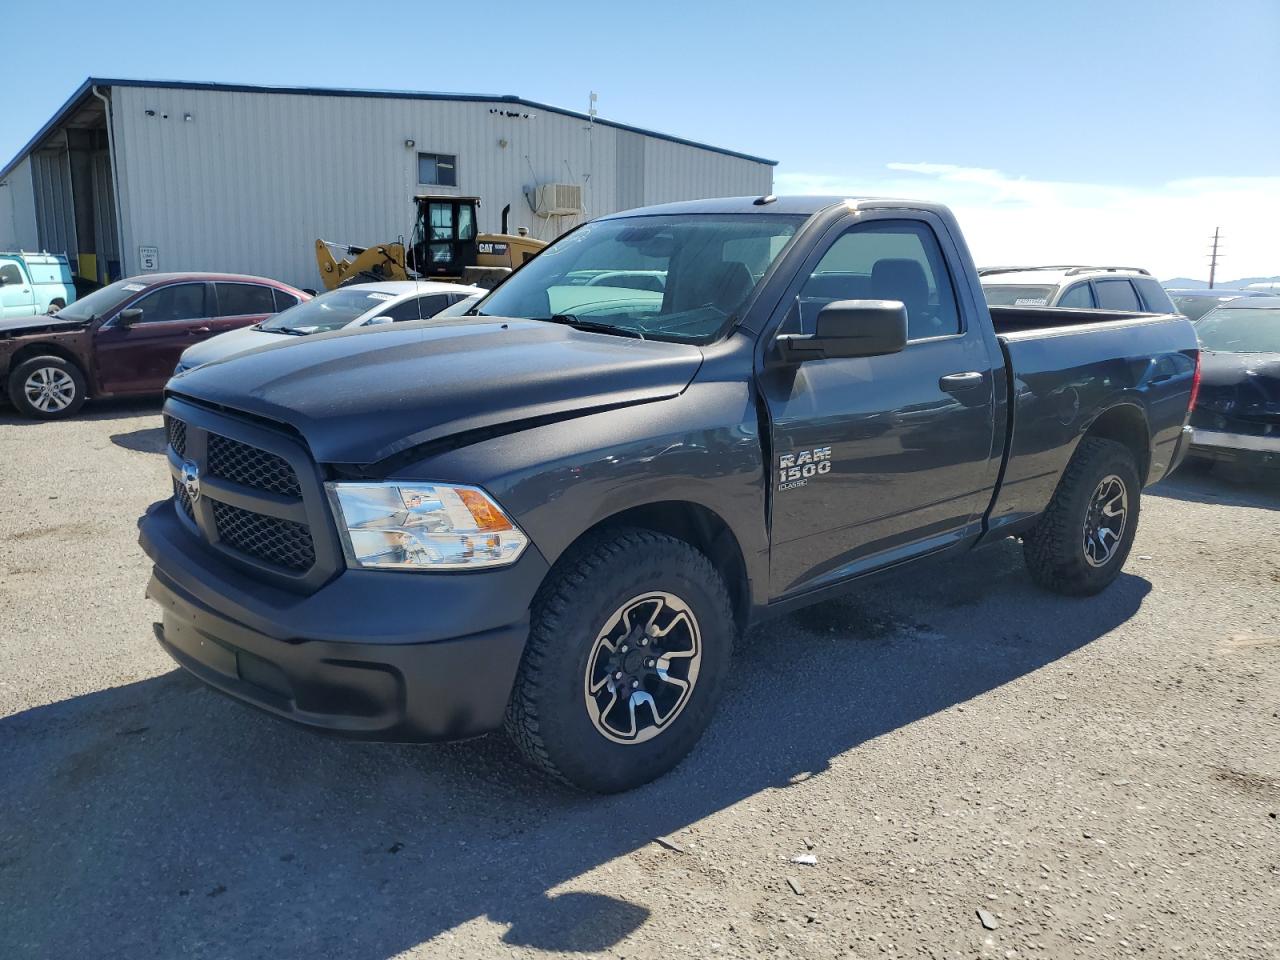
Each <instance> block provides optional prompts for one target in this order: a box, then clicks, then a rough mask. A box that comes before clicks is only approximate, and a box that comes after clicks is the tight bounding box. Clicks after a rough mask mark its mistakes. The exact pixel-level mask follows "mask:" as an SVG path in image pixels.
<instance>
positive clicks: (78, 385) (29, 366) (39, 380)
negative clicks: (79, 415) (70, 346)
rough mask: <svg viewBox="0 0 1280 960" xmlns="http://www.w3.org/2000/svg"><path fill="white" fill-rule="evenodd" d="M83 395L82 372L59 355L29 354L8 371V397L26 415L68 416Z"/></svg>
mask: <svg viewBox="0 0 1280 960" xmlns="http://www.w3.org/2000/svg"><path fill="white" fill-rule="evenodd" d="M85 395H86V389H85V380H84V374H83V373H81V372H80V368H79V367H77V366H76V365H75V364H74V363H72V362H71V361H70V360H65V359H63V358H62V357H32V358H31V359H30V360H24V361H23V362H22V363H20V364H18V366H17V367H15V368H14V369H13V371H12V372H11V373H10V374H9V399H10V400H11V401H13V405H14V406H15V407H17V408H18V412H19V413H23V414H25V415H26V416H28V417H35V418H36V419H39V420H55V419H57V418H58V417H69V416H71V415H72V414H73V413H75V412H76V411H77V410H79V409H80V407H81V406H83V404H84V401H85Z"/></svg>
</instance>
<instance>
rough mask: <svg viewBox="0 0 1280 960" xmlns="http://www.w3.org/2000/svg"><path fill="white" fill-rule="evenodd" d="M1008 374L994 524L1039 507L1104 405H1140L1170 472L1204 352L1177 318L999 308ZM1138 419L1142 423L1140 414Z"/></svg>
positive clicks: (1154, 453)
mask: <svg viewBox="0 0 1280 960" xmlns="http://www.w3.org/2000/svg"><path fill="white" fill-rule="evenodd" d="M991 318H992V321H993V322H994V324H995V330H996V335H997V337H998V339H999V341H1000V346H1001V349H1002V350H1003V352H1004V356H1005V362H1006V364H1007V365H1008V369H1009V370H1010V371H1011V374H1010V381H1009V397H1008V401H1009V411H1010V422H1009V428H1008V445H1007V452H1006V461H1005V468H1004V476H1003V480H1002V483H1001V486H1000V490H999V492H998V493H997V495H996V499H995V502H994V503H993V504H992V507H991V511H990V514H989V516H988V523H989V529H991V530H999V529H1001V528H1002V527H1006V526H1012V525H1015V524H1017V523H1019V522H1020V521H1023V520H1026V519H1027V518H1030V517H1033V516H1035V515H1036V514H1038V513H1039V512H1040V511H1042V510H1043V509H1044V508H1045V506H1046V505H1047V504H1048V502H1049V498H1050V497H1051V496H1052V495H1053V491H1054V488H1055V487H1056V486H1057V483H1058V479H1059V477H1061V476H1062V472H1063V471H1064V470H1065V469H1066V466H1067V461H1068V460H1069V459H1070V458H1071V454H1072V453H1073V452H1074V451H1075V446H1076V443H1077V441H1078V440H1079V438H1080V436H1081V435H1082V434H1083V433H1084V431H1085V429H1086V428H1087V427H1088V426H1089V423H1090V421H1091V418H1092V417H1093V416H1094V415H1096V413H1097V411H1100V410H1110V409H1112V408H1116V407H1124V406H1128V407H1131V408H1133V409H1134V410H1135V411H1143V413H1144V416H1145V419H1146V423H1147V425H1148V426H1147V428H1144V429H1148V428H1149V430H1150V434H1149V437H1148V438H1146V439H1147V440H1148V441H1149V445H1150V449H1151V461H1150V463H1149V465H1148V467H1149V469H1148V470H1147V472H1146V478H1145V479H1146V480H1147V482H1154V481H1156V480H1158V479H1160V477H1161V476H1163V474H1164V472H1165V470H1166V469H1167V468H1168V465H1169V462H1170V460H1171V458H1172V456H1173V452H1174V449H1175V445H1176V443H1177V441H1178V438H1179V436H1180V434H1181V430H1182V424H1183V423H1184V422H1185V417H1186V412H1187V403H1188V400H1189V399H1190V393H1191V381H1192V379H1193V376H1194V372H1195V358H1196V352H1197V350H1198V345H1197V343H1196V335H1195V331H1194V330H1193V329H1192V327H1191V324H1189V323H1188V322H1187V320H1186V318H1185V317H1183V316H1181V315H1179V314H1153V313H1129V312H1120V311H1111V310H1069V309H1060V308H1056V307H992V308H991ZM1138 422H1141V420H1140V419H1139V421H1138Z"/></svg>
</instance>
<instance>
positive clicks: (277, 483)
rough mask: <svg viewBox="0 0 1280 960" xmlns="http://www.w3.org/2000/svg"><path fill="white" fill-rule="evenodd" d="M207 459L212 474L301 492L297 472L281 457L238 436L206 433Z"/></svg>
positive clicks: (248, 484)
mask: <svg viewBox="0 0 1280 960" xmlns="http://www.w3.org/2000/svg"><path fill="white" fill-rule="evenodd" d="M179 422H181V421H179ZM185 439H186V438H185V437H184V438H183V440H184V443H185ZM208 462H209V473H211V474H212V475H213V476H215V477H222V478H223V479H224V480H230V481H232V482H234V483H239V484H243V485H244V486H246V487H253V488H254V489H255V490H266V491H267V492H269V493H278V494H281V495H283V496H286V497H301V496H302V487H301V486H299V484H298V475H297V474H296V473H294V471H293V467H291V466H289V464H288V462H287V461H286V460H285V459H284V458H283V457H277V456H276V455H275V454H274V453H268V452H267V451H266V450H259V449H258V448H257V447H251V446H249V444H247V443H241V442H240V441H239V440H232V439H231V438H229V437H223V436H220V435H219V434H216V433H211V434H209V454H208Z"/></svg>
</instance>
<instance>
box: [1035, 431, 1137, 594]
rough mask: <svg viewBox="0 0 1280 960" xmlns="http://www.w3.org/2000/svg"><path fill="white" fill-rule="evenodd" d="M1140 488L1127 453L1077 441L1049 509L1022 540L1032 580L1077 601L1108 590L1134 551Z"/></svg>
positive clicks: (1097, 442) (1088, 440) (1097, 441)
mask: <svg viewBox="0 0 1280 960" xmlns="http://www.w3.org/2000/svg"><path fill="white" fill-rule="evenodd" d="M1141 486H1142V485H1141V482H1140V481H1139V479H1138V469H1137V466H1136V464H1135V463H1134V459H1133V454H1131V453H1130V452H1129V450H1128V449H1127V448H1126V447H1124V446H1123V445H1121V444H1119V443H1115V442H1114V441H1111V440H1101V439H1098V438H1096V437H1086V438H1085V439H1084V440H1082V441H1080V446H1079V447H1077V448H1076V452H1075V455H1074V456H1073V457H1072V458H1071V462H1070V463H1069V464H1068V465H1067V469H1066V471H1065V472H1064V473H1063V475H1062V479H1061V480H1060V481H1059V482H1058V489H1057V490H1056V491H1055V492H1054V495H1053V499H1052V500H1051V501H1049V508H1048V509H1047V510H1045V512H1044V514H1043V515H1042V516H1041V517H1040V521H1039V522H1038V523H1037V524H1036V525H1035V527H1034V528H1032V529H1031V531H1030V532H1028V533H1027V535H1026V536H1025V537H1023V541H1022V552H1023V556H1024V557H1025V558H1026V561H1027V569H1028V570H1029V571H1030V572H1031V577H1032V579H1033V580H1035V581H1036V583H1038V584H1040V586H1042V587H1045V588H1047V589H1049V590H1053V591H1054V592H1056V593H1064V594H1070V595H1076V596H1080V595H1087V594H1093V593H1097V592H1098V591H1100V590H1102V589H1104V588H1105V587H1106V586H1107V585H1108V584H1110V583H1111V581H1112V580H1114V579H1115V578H1116V577H1117V576H1119V574H1120V569H1121V568H1122V567H1123V566H1124V562H1125V560H1126V559H1127V558H1128V556H1129V550H1130V549H1131V548H1132V546H1133V538H1134V536H1135V534H1136V533H1137V530H1138V512H1139V510H1140V508H1141V497H1142V490H1141Z"/></svg>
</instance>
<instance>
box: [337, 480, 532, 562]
mask: <svg viewBox="0 0 1280 960" xmlns="http://www.w3.org/2000/svg"><path fill="white" fill-rule="evenodd" d="M325 487H326V488H327V489H328V491H329V499H330V501H331V502H332V503H333V509H334V514H335V519H336V520H337V522H338V529H339V530H340V531H341V533H342V541H343V546H344V547H345V548H346V552H347V560H348V561H349V562H350V563H351V564H352V565H353V566H357V567H376V568H383V569H391V570H474V569H478V568H481V567H504V566H506V565H507V564H510V563H515V561H516V560H517V559H519V557H520V554H521V553H523V552H524V548H525V547H526V546H528V544H529V538H528V537H526V536H525V535H524V533H523V532H522V531H521V530H520V528H519V527H517V526H516V525H515V523H514V522H513V521H512V520H511V518H510V517H508V516H507V515H506V514H505V513H504V512H503V511H502V508H501V507H499V506H498V505H497V504H496V503H494V501H493V498H491V497H490V496H489V495H488V494H487V493H485V492H484V491H483V490H481V489H480V488H479V487H468V486H459V485H454V484H448V485H446V484H441V483H412V482H408V481H406V482H403V483H398V482H397V483H327V484H325Z"/></svg>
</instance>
